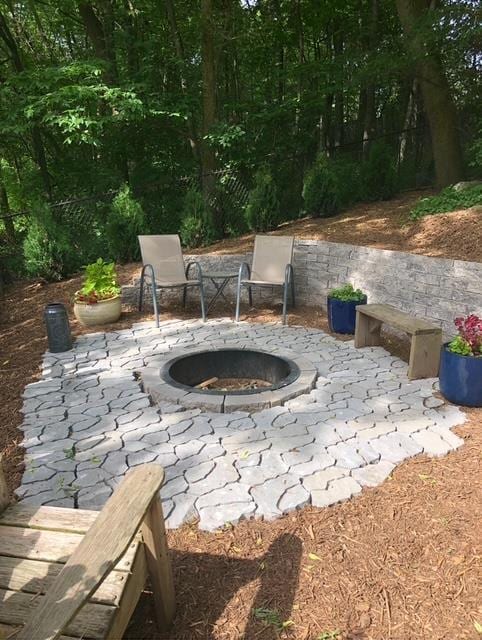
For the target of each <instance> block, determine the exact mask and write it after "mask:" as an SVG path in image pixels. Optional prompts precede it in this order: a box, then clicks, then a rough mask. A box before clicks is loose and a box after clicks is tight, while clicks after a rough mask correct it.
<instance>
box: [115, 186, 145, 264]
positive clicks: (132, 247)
mask: <svg viewBox="0 0 482 640" xmlns="http://www.w3.org/2000/svg"><path fill="white" fill-rule="evenodd" d="M145 229H146V224H145V217H144V212H143V210H142V207H141V205H140V204H139V203H138V202H137V201H136V200H135V199H134V197H133V196H132V193H131V191H130V188H129V186H128V185H127V184H125V185H124V186H123V187H121V189H120V190H119V192H118V193H117V195H116V196H115V198H114V199H113V201H112V204H111V207H110V209H109V213H108V216H107V223H106V237H107V247H108V250H109V253H110V255H111V256H112V257H113V258H115V259H116V260H118V261H120V262H132V261H134V260H138V259H139V257H140V251H139V242H138V240H137V236H138V235H140V234H142V233H144V231H145Z"/></svg>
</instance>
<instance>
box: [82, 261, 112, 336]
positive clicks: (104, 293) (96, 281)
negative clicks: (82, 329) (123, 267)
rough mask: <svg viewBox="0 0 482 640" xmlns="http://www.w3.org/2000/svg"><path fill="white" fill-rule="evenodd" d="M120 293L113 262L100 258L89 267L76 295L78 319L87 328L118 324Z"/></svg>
mask: <svg viewBox="0 0 482 640" xmlns="http://www.w3.org/2000/svg"><path fill="white" fill-rule="evenodd" d="M120 291H121V290H120V287H119V285H118V283H117V275H116V271H115V264H114V263H113V262H104V261H103V260H102V258H99V259H98V260H97V261H96V262H94V263H92V264H89V265H87V266H86V267H85V278H84V284H83V286H82V289H80V290H79V291H77V292H76V294H75V300H74V315H75V317H76V319H77V320H78V321H79V322H80V324H82V325H84V326H86V327H91V326H95V325H99V324H108V323H110V322H116V321H117V320H118V319H119V317H120V314H121V298H120Z"/></svg>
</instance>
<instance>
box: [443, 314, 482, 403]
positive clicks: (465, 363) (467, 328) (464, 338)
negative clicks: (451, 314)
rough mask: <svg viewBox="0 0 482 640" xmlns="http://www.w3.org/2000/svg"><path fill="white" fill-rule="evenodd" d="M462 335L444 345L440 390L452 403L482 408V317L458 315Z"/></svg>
mask: <svg viewBox="0 0 482 640" xmlns="http://www.w3.org/2000/svg"><path fill="white" fill-rule="evenodd" d="M455 325H456V327H457V329H458V330H459V334H458V335H457V336H456V337H455V338H454V339H453V340H452V341H451V342H447V343H446V344H444V345H443V347H442V353H441V358H440V373H439V377H440V392H441V393H442V395H443V396H444V397H445V398H447V400H449V401H450V402H453V403H454V404H460V405H462V406H465V407H482V318H479V317H477V316H475V315H470V316H467V317H466V318H457V319H456V321H455Z"/></svg>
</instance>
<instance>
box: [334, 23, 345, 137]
mask: <svg viewBox="0 0 482 640" xmlns="http://www.w3.org/2000/svg"><path fill="white" fill-rule="evenodd" d="M333 53H334V56H335V60H336V62H337V64H339V66H340V68H342V66H343V33H342V31H341V27H340V25H338V24H336V25H335V31H334V33H333ZM338 82H339V83H340V84H339V88H338V89H337V90H336V92H335V127H334V146H335V148H337V147H341V146H342V145H343V142H344V137H345V125H344V121H345V105H344V100H343V73H342V74H341V78H340V79H339V80H338Z"/></svg>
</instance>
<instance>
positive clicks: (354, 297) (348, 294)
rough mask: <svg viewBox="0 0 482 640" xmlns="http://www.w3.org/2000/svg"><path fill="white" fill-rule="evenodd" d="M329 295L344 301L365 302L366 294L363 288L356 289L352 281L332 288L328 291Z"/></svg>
mask: <svg viewBox="0 0 482 640" xmlns="http://www.w3.org/2000/svg"><path fill="white" fill-rule="evenodd" d="M328 297H329V298H335V300H341V301H342V302H363V300H364V299H365V294H364V293H363V291H362V290H361V289H355V288H354V287H353V285H352V284H351V283H348V284H345V285H343V286H342V287H337V288H336V289H332V290H331V291H330V292H329V293H328Z"/></svg>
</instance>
